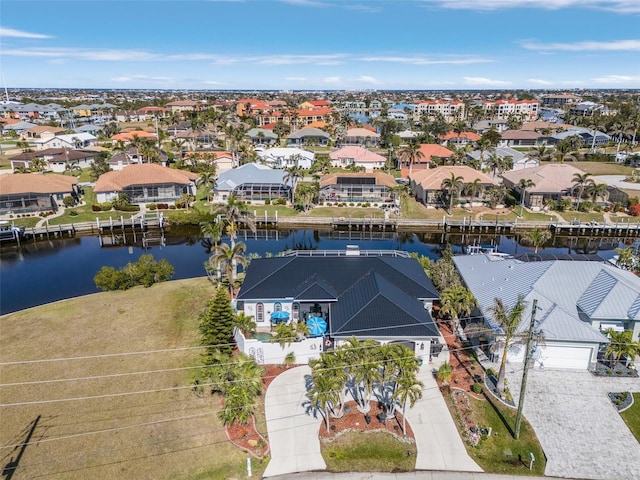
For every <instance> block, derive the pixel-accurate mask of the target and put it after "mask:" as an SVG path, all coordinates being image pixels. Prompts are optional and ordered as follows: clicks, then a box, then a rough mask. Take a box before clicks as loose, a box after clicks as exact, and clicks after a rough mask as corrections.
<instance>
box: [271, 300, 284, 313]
mask: <svg viewBox="0 0 640 480" xmlns="http://www.w3.org/2000/svg"><path fill="white" fill-rule="evenodd" d="M273 311H274V312H281V311H282V304H281V303H280V302H276V303H274V304H273Z"/></svg>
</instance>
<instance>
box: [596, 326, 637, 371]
mask: <svg viewBox="0 0 640 480" xmlns="http://www.w3.org/2000/svg"><path fill="white" fill-rule="evenodd" d="M605 333H606V334H607V336H608V337H609V340H610V342H609V345H607V349H606V351H605V352H604V355H605V356H606V357H610V359H611V367H615V366H616V365H617V364H618V362H619V361H620V359H621V358H622V357H623V356H625V357H627V358H631V359H634V358H635V357H636V355H638V354H639V353H640V351H639V350H638V342H634V341H633V331H632V330H624V331H622V332H616V331H615V330H613V329H612V328H608V329H607V330H605Z"/></svg>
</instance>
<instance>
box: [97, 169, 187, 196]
mask: <svg viewBox="0 0 640 480" xmlns="http://www.w3.org/2000/svg"><path fill="white" fill-rule="evenodd" d="M197 178H198V175H197V174H195V173H192V172H187V171H184V170H177V169H175V168H168V167H163V166H161V165H157V164H155V163H143V164H135V165H129V166H128V167H127V168H124V169H122V170H120V171H111V172H107V173H103V174H102V175H100V177H99V178H98V181H97V182H96V184H95V187H94V192H95V193H96V197H97V200H98V203H104V202H112V201H113V200H115V199H117V198H118V195H120V194H121V193H124V194H126V195H127V197H128V198H129V202H130V203H132V204H140V203H175V201H176V200H178V199H180V197H182V195H183V194H190V195H195V194H196V185H195V181H196V179H197Z"/></svg>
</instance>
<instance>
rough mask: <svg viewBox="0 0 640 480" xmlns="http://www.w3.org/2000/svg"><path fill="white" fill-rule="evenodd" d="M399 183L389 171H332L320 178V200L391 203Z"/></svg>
mask: <svg viewBox="0 0 640 480" xmlns="http://www.w3.org/2000/svg"><path fill="white" fill-rule="evenodd" d="M397 185H398V184H397V183H396V181H395V178H393V177H392V176H391V175H389V174H388V173H384V172H381V171H379V170H378V171H375V172H371V173H330V174H327V175H324V176H323V177H322V178H321V179H320V194H319V197H320V201H321V202H333V203H373V204H377V203H391V202H392V201H393V199H394V195H393V188H394V187H396V186H397Z"/></svg>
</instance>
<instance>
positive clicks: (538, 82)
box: [527, 78, 553, 85]
mask: <svg viewBox="0 0 640 480" xmlns="http://www.w3.org/2000/svg"><path fill="white" fill-rule="evenodd" d="M527 82H529V83H533V84H534V85H553V82H550V81H549V80H543V79H541V78H529V79H528V80H527Z"/></svg>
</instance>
